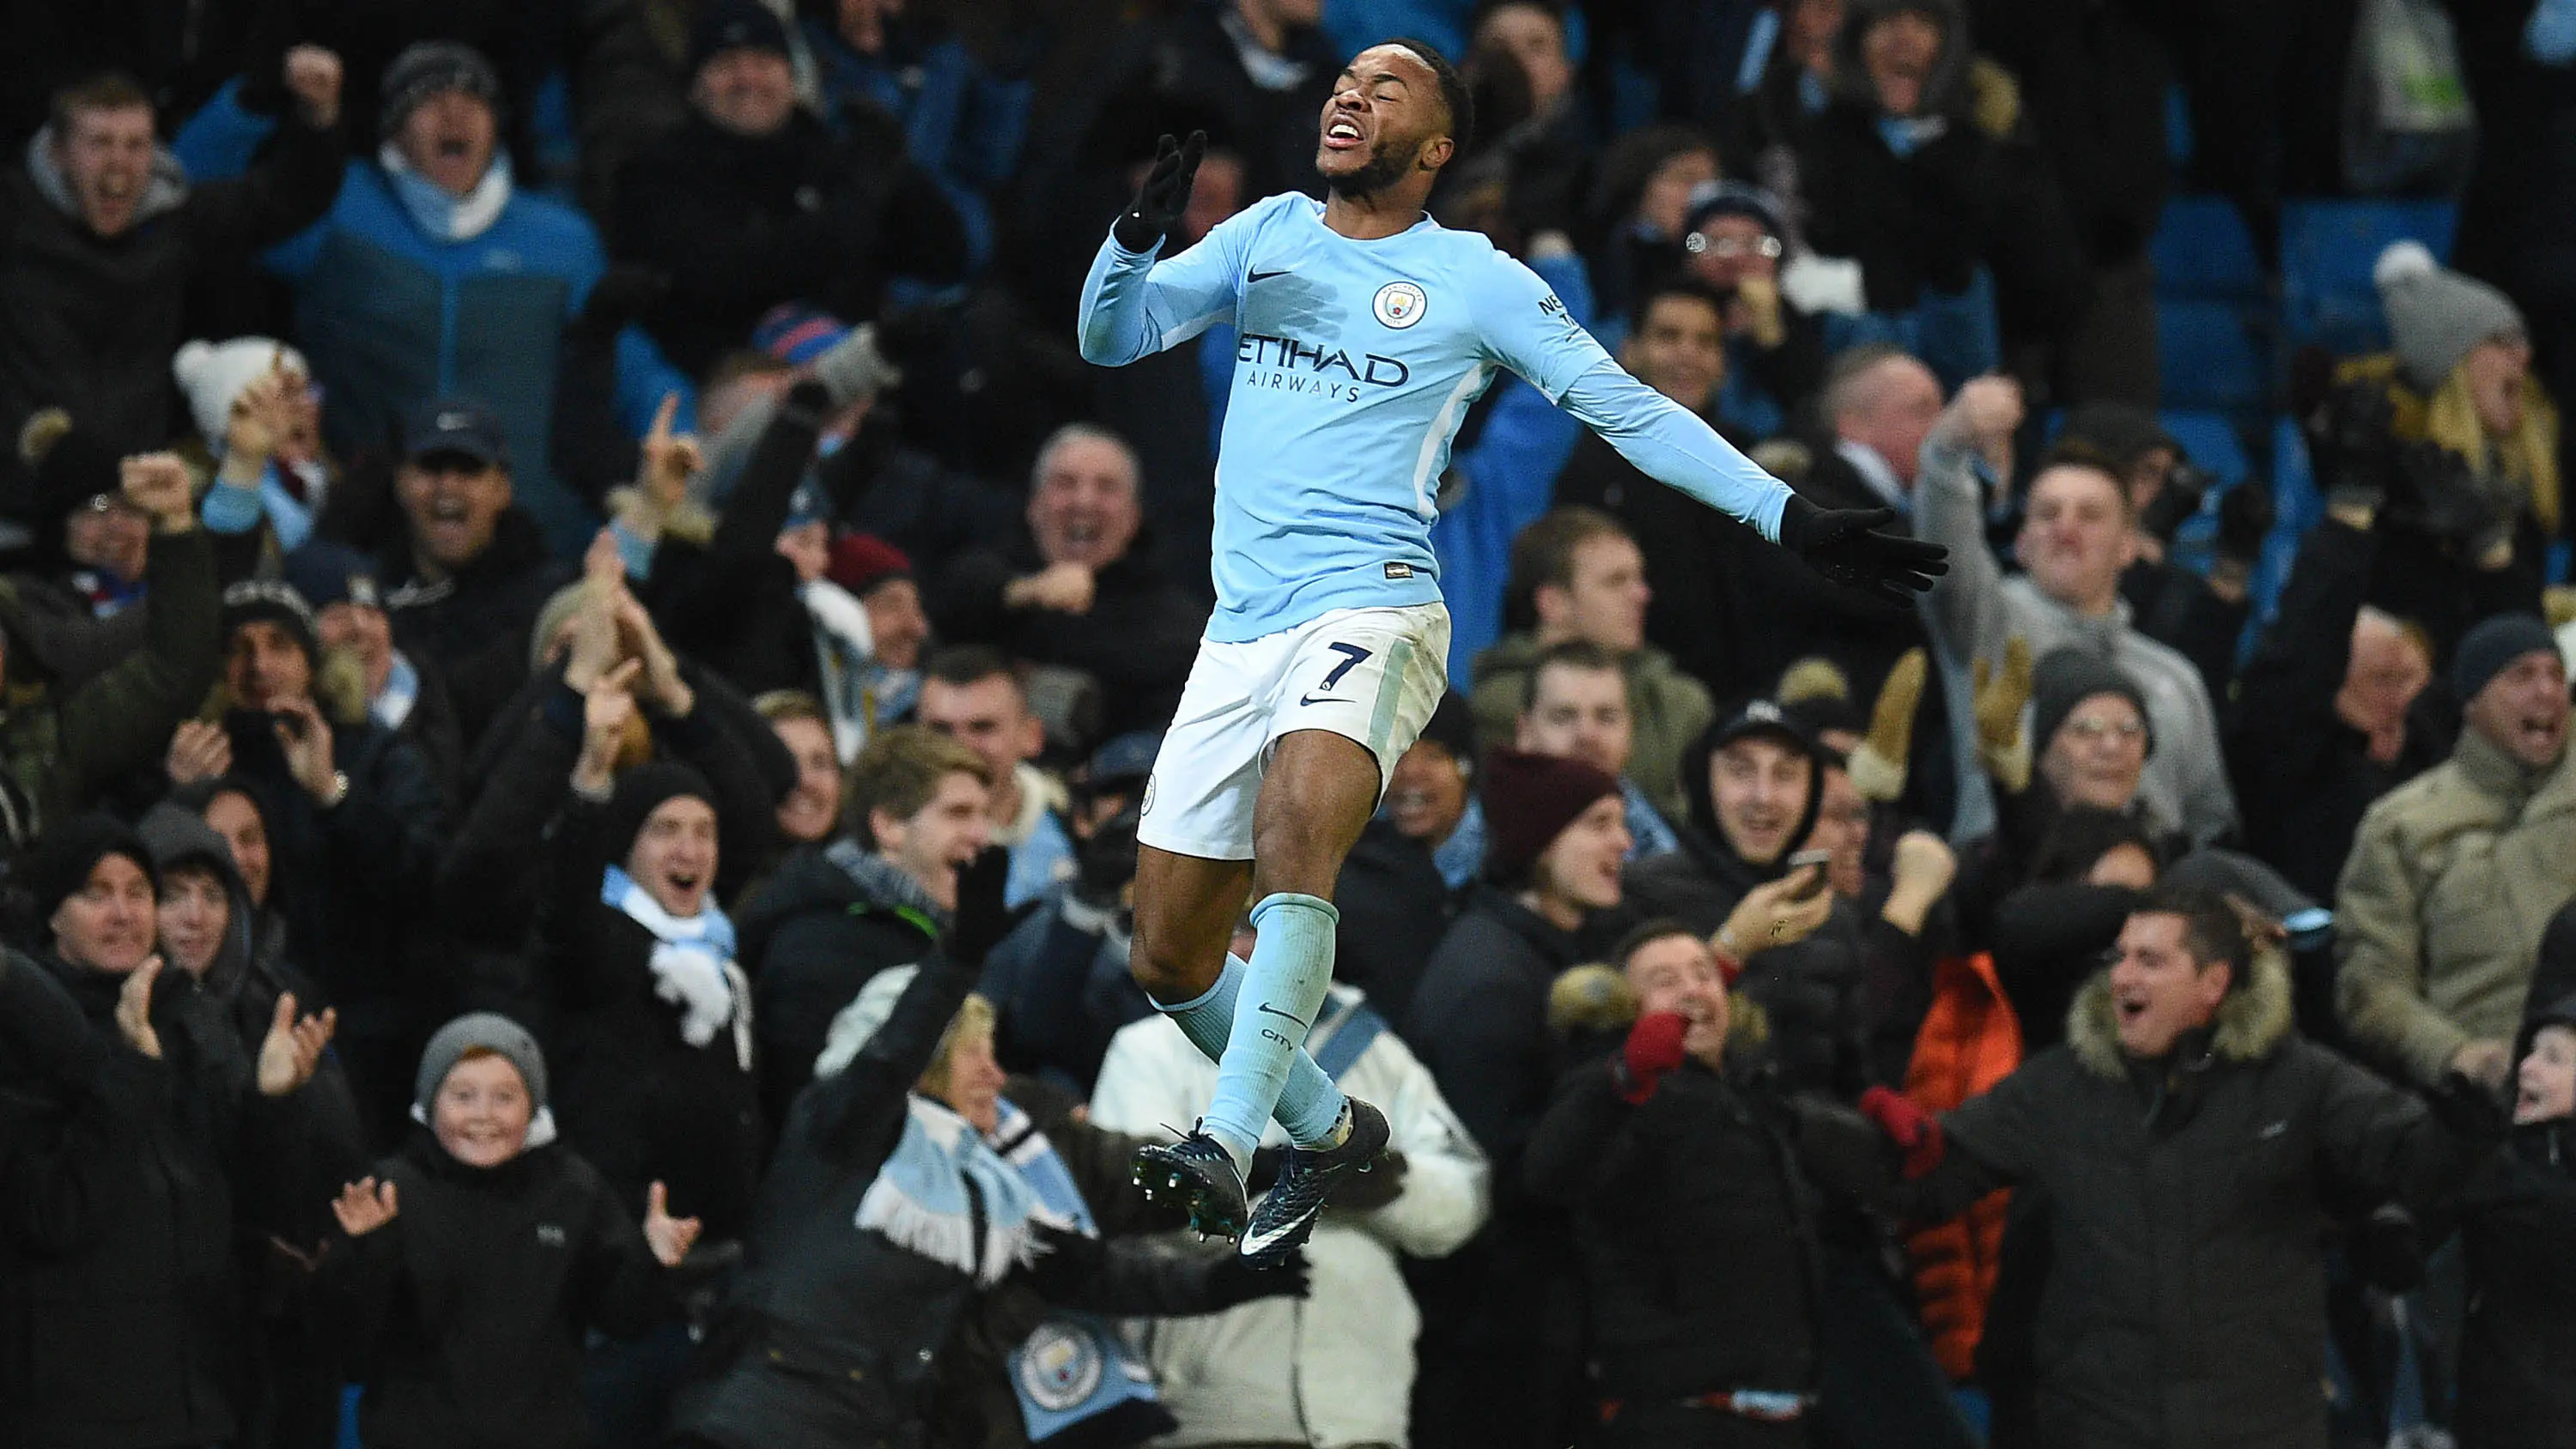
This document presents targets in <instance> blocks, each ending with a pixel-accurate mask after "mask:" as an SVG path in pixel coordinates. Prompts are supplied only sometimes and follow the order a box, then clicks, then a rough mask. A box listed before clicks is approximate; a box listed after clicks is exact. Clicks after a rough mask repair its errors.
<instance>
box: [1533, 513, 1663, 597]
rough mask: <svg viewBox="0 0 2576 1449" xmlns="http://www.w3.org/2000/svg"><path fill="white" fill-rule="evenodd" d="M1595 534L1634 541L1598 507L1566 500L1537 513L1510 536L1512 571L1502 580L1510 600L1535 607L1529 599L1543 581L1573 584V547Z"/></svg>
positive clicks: (1618, 523) (1563, 586)
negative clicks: (1562, 505)
mask: <svg viewBox="0 0 2576 1449" xmlns="http://www.w3.org/2000/svg"><path fill="white" fill-rule="evenodd" d="M1596 538H1617V539H1623V540H1626V541H1628V542H1630V543H1634V542H1635V541H1636V540H1635V538H1634V537H1633V536H1631V535H1630V534H1629V532H1628V530H1627V528H1626V527H1625V526H1623V525H1622V524H1621V523H1620V522H1619V520H1618V519H1615V518H1613V517H1611V516H1610V515H1609V514H1607V513H1604V512H1602V511H1601V510H1600V509H1598V508H1587V507H1585V506H1583V505H1582V504H1580V503H1569V504H1567V505H1565V506H1564V507H1562V508H1551V509H1549V510H1548V511H1547V512H1545V513H1542V514H1540V515H1539V516H1538V518H1537V519H1536V521H1534V522H1532V523H1531V524H1530V526H1529V527H1527V528H1524V529H1522V530H1521V533H1520V537H1518V538H1515V539H1513V540H1512V566H1511V573H1510V576H1509V578H1508V580H1507V581H1506V584H1505V591H1506V592H1507V593H1508V594H1510V596H1511V599H1512V602H1513V603H1514V604H1515V605H1516V606H1518V607H1519V608H1521V609H1523V610H1527V609H1530V608H1533V607H1535V606H1534V605H1533V604H1532V602H1531V601H1532V600H1533V599H1534V598H1535V597H1536V596H1537V594H1538V591H1539V587H1540V586H1541V585H1543V584H1554V585H1556V586H1557V587H1558V588H1560V589H1569V588H1572V587H1574V554H1575V550H1577V549H1579V548H1581V547H1582V546H1583V545H1585V544H1587V543H1590V542H1591V541H1592V540H1594V539H1596Z"/></svg>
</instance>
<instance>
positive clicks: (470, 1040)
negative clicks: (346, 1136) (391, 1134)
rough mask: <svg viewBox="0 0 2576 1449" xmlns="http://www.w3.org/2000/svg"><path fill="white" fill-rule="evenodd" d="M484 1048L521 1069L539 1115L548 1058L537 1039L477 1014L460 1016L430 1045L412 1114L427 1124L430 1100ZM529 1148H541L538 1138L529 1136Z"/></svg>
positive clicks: (495, 1016)
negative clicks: (474, 1052)
mask: <svg viewBox="0 0 2576 1449" xmlns="http://www.w3.org/2000/svg"><path fill="white" fill-rule="evenodd" d="M477 1047H480V1048H482V1049H483V1050H485V1051H487V1052H495V1053H498V1054H499V1055H501V1056H503V1057H505V1058H507V1059H508V1060H509V1063H510V1065H512V1066H514V1067H517V1068H518V1069H519V1080H520V1081H523V1082H525V1083H527V1084H528V1105H529V1106H530V1107H531V1108H533V1109H534V1110H535V1111H537V1112H543V1111H544V1110H545V1108H546V1054H545V1053H544V1052H543V1051H540V1050H538V1048H537V1039H536V1038H535V1037H534V1036H531V1035H529V1034H528V1029H527V1028H526V1027H524V1026H521V1025H519V1024H518V1023H517V1022H515V1021H512V1020H511V1019H510V1018H508V1017H506V1016H503V1015H501V1014H500V1013H499V1012H495V1011H477V1012H474V1013H472V1014H471V1015H467V1016H460V1017H458V1018H456V1019H455V1020H454V1021H451V1022H449V1023H448V1024H447V1025H445V1026H442V1027H440V1028H439V1029H438V1035H436V1036H433V1037H431V1038H430V1039H429V1045H428V1046H426V1047H423V1048H422V1049H421V1053H420V1075H419V1076H418V1077H416V1078H414V1079H413V1081H412V1089H411V1090H412V1112H413V1114H414V1115H415V1116H417V1117H419V1118H420V1119H421V1120H423V1121H427V1120H428V1118H429V1104H430V1099H431V1098H433V1097H436V1096H437V1095H438V1088H439V1085H440V1084H441V1083H443V1082H445V1081H446V1080H447V1074H448V1073H449V1072H452V1071H454V1070H456V1064H457V1063H458V1062H460V1061H462V1060H464V1058H465V1054H466V1053H467V1052H470V1051H472V1050H474V1049H475V1048H477ZM528 1145H529V1146H531V1147H535V1146H538V1145H540V1144H539V1142H538V1141H537V1137H536V1134H535V1133H534V1132H533V1131H532V1132H531V1133H530V1134H529V1140H528Z"/></svg>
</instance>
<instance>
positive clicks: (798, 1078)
mask: <svg viewBox="0 0 2576 1449" xmlns="http://www.w3.org/2000/svg"><path fill="white" fill-rule="evenodd" d="M737 924H738V925H739V926H740V928H741V933H742V957H741V959H742V963H743V965H744V967H745V968H746V969H748V970H749V971H750V972H751V979H752V992H753V997H752V999H753V1002H754V1006H753V1009H752V1020H753V1022H754V1023H755V1024H756V1026H757V1030H758V1033H759V1059H760V1099H761V1104H762V1106H763V1107H764V1108H765V1109H766V1110H767V1111H768V1113H769V1115H770V1120H771V1121H773V1122H785V1121H786V1120H787V1111H788V1108H790V1107H791V1106H793V1105H794V1104H795V1101H796V1094H797V1093H798V1092H800V1091H803V1090H804V1088H805V1084H806V1083H807V1082H810V1081H812V1080H813V1079H814V1059H815V1058H816V1057H818V1056H820V1055H822V1052H823V1038H824V1034H825V1032H826V1031H827V1030H828V1029H829V1028H830V1027H831V1024H832V1018H833V1016H834V1015H835V1014H837V1013H838V1012H839V1011H840V1009H841V1008H842V1007H844V1006H847V1005H849V1004H850V1003H851V1002H852V1001H853V1000H855V999H856V998H857V997H858V994H859V988H860V987H863V986H865V985H867V984H868V981H869V979H870V978H872V977H874V976H875V975H876V974H877V973H878V972H880V971H883V970H885V969H887V968H888V967H892V966H909V965H913V964H915V963H917V962H919V961H921V960H922V959H923V958H924V957H926V956H928V955H929V954H930V953H931V952H932V951H933V950H934V949H936V948H937V946H938V944H939V941H940V939H941V938H942V937H943V936H945V935H946V934H947V932H948V924H949V918H948V912H947V911H946V910H944V909H942V908H941V907H940V905H939V904H938V903H937V902H935V901H933V900H932V899H931V898H930V893H929V892H928V891H926V890H924V889H923V888H922V886H921V883H920V882H919V881H916V880H914V879H913V878H912V877H911V876H908V875H906V874H904V873H903V872H902V871H901V870H899V869H897V868H896V867H894V866H893V865H891V864H888V863H887V862H886V861H885V860H884V859H883V858H882V857H879V856H877V855H874V854H871V853H869V852H868V851H866V850H864V849H862V848H861V847H860V846H859V845H858V843H857V842H856V841H854V840H851V839H849V838H848V837H843V838H842V839H841V840H839V841H836V842H833V843H832V844H830V845H823V846H808V847H807V848H805V849H803V850H799V851H797V852H795V853H794V854H792V855H790V856H788V857H787V859H786V860H785V861H783V862H781V863H780V865H779V867H778V870H777V873H776V874H774V875H772V876H771V877H770V878H769V880H768V882H767V883H766V884H764V885H763V886H762V887H761V889H760V893H759V894H758V895H756V896H754V897H753V898H752V899H751V900H750V901H748V902H746V903H745V904H744V906H743V908H742V911H741V916H740V920H739V921H738V923H737Z"/></svg>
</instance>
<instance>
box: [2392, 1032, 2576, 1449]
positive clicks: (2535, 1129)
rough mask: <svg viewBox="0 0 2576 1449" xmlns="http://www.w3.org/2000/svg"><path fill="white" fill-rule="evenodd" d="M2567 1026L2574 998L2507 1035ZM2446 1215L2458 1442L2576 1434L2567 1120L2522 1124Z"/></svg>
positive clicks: (2575, 1293)
mask: <svg viewBox="0 0 2576 1449" xmlns="http://www.w3.org/2000/svg"><path fill="white" fill-rule="evenodd" d="M2544 1025H2546V1026H2560V1027H2567V1028H2569V1029H2576V996H2569V997H2566V998H2563V999H2561V1000H2560V1001H2558V1002H2557V1003H2556V1004H2555V1005H2554V1006H2551V1007H2548V1008H2545V1009H2541V1010H2535V1011H2534V1012H2532V1014H2531V1015H2530V1017H2529V1018H2528V1019H2526V1020H2525V1021H2524V1023H2523V1028H2522V1031H2521V1033H2520V1038H2519V1040H2517V1041H2516V1042H2515V1043H2514V1054H2513V1059H2514V1060H2515V1061H2516V1062H2520V1061H2521V1060H2522V1059H2523V1058H2524V1057H2526V1056H2528V1055H2529V1054H2530V1052H2531V1043H2532V1038H2533V1037H2535V1036H2536V1035H2538V1034H2539V1030H2540V1028H2541V1027H2542V1026H2544ZM2441 1218H2442V1219H2443V1221H2436V1222H2430V1223H2427V1224H2426V1227H2427V1229H2428V1231H2427V1233H2426V1241H2428V1242H2438V1241H2439V1240H2440V1231H2441V1228H2442V1227H2443V1226H2444V1225H2445V1222H2447V1221H2456V1222H2458V1223H2459V1225H2460V1237H2461V1242H2462V1244H2463V1246H2465V1247H2466V1248H2467V1250H2468V1256H2469V1318H2468V1326H2467V1328H2466V1330H2465V1335H2466V1336H2465V1338H2464V1339H2463V1341H2462V1343H2461V1345H2460V1396H2459V1408H2458V1410H2457V1412H2456V1414H2455V1416H2454V1418H2453V1420H2452V1426H2453V1428H2454V1429H2455V1430H2456V1431H2457V1432H2458V1434H2459V1436H2460V1444H2461V1449H2508V1446H2515V1445H2523V1444H2576V1316H2571V1315H2570V1314H2569V1313H2568V1311H2567V1305H2568V1304H2570V1303H2576V1121H2571V1120H2570V1119H2569V1118H2565V1117H2560V1118H2558V1119H2556V1120H2554V1121H2548V1122H2532V1123H2526V1124H2524V1125H2522V1126H2519V1127H2517V1128H2515V1129H2514V1135H2513V1142H2512V1144H2511V1145H2510V1146H2509V1147H2508V1148H2507V1149H2506V1150H2505V1151H2502V1152H2499V1153H2497V1154H2496V1155H2495V1156H2494V1157H2492V1158H2490V1159H2488V1161H2487V1164H2486V1166H2485V1167H2484V1168H2481V1169H2480V1170H2479V1172H2478V1175H2477V1176H2476V1177H2474V1178H2471V1179H2470V1180H2469V1186H2468V1190H2467V1191H2466V1192H2464V1193H2463V1194H2461V1198H2460V1201H2459V1202H2458V1203H2457V1204H2456V1205H2455V1206H2454V1207H2453V1209H2452V1210H2451V1211H2449V1212H2447V1213H2444V1214H2442V1215H2441Z"/></svg>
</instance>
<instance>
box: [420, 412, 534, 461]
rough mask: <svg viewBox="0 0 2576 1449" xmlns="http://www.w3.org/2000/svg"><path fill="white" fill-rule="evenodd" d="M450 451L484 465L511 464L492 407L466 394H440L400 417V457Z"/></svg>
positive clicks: (508, 448) (498, 419) (507, 440)
mask: <svg viewBox="0 0 2576 1449" xmlns="http://www.w3.org/2000/svg"><path fill="white" fill-rule="evenodd" d="M442 453H451V454H457V455H461V456H463V457H467V458H471V459H473V460H474V461H475V462H476V463H477V464H479V465H481V466H483V467H486V468H493V467H499V468H507V467H509V466H510V440H509V439H508V438H507V437H506V436H504V435H503V433H502V431H501V419H500V417H499V416H498V415H496V414H495V413H494V412H493V411H492V409H491V408H489V407H487V406H485V405H484V404H483V403H482V402H480V401H479V400H477V399H474V398H469V397H443V398H438V399H436V400H434V401H432V402H429V403H425V404H423V405H422V406H420V407H418V408H416V409H414V410H413V411H412V414H411V416H410V417H408V418H406V419H404V420H403V460H404V461H405V462H409V463H417V462H419V461H421V460H422V459H424V458H429V457H434V456H436V455H438V454H442Z"/></svg>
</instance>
